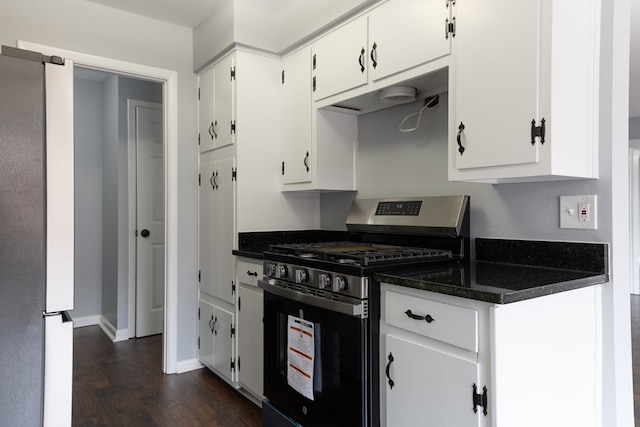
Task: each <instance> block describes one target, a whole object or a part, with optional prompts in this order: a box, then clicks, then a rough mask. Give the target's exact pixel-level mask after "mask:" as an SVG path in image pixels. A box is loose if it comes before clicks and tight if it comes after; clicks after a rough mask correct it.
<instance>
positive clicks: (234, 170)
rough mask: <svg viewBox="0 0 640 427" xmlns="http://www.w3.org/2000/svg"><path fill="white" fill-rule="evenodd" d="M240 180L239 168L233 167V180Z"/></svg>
mask: <svg viewBox="0 0 640 427" xmlns="http://www.w3.org/2000/svg"><path fill="white" fill-rule="evenodd" d="M237 180H238V170H237V169H236V168H232V169H231V181H237Z"/></svg>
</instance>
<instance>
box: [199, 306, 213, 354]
mask: <svg viewBox="0 0 640 427" xmlns="http://www.w3.org/2000/svg"><path fill="white" fill-rule="evenodd" d="M198 315H199V317H198V319H199V320H198V337H199V341H198V344H199V347H198V359H200V362H202V363H204V364H205V365H207V366H213V361H214V358H213V331H214V325H213V322H214V320H215V317H214V315H213V306H212V305H211V304H209V303H207V302H206V301H202V300H200V301H199V304H198Z"/></svg>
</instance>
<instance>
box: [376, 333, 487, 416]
mask: <svg viewBox="0 0 640 427" xmlns="http://www.w3.org/2000/svg"><path fill="white" fill-rule="evenodd" d="M385 354H386V355H387V359H386V365H385V366H386V368H387V369H386V372H388V375H387V377H386V378H385V382H386V388H387V402H386V403H387V425H388V426H415V425H429V426H479V425H480V419H479V417H480V416H481V415H479V413H474V412H473V411H472V410H471V406H472V405H471V389H470V387H469V385H470V384H478V363H477V362H474V361H469V360H465V359H462V358H459V357H456V356H455V355H453V354H448V353H447V352H446V351H441V350H436V349H433V348H430V347H429V346H428V345H426V344H425V343H423V342H420V340H411V339H405V338H401V337H397V336H395V335H393V334H387V335H386V337H385ZM390 381H392V382H391V383H390ZM391 384H393V387H392V386H391Z"/></svg>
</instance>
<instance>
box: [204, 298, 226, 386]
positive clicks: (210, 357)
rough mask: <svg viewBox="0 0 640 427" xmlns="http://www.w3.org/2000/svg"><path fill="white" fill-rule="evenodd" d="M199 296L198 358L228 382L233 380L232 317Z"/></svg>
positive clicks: (223, 309)
mask: <svg viewBox="0 0 640 427" xmlns="http://www.w3.org/2000/svg"><path fill="white" fill-rule="evenodd" d="M203 298H207V296H206V295H202V294H201V299H200V301H199V306H198V308H199V309H198V317H199V319H198V331H199V334H200V337H199V340H198V348H199V350H198V357H199V359H200V361H201V362H202V363H203V364H205V365H206V366H208V367H209V368H210V369H213V370H214V371H215V372H216V373H217V374H218V375H220V376H221V377H223V378H224V379H226V380H227V381H229V382H233V381H234V380H235V378H234V377H235V375H234V373H235V359H234V351H233V338H234V335H235V325H234V315H233V313H232V312H230V311H229V310H227V309H225V308H223V307H220V306H217V305H215V303H212V302H209V301H206V300H204V299H203Z"/></svg>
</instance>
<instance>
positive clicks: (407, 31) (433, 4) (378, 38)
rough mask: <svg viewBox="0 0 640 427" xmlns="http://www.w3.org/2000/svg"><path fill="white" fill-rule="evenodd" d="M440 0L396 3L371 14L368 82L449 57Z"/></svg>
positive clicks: (398, 0) (446, 12) (399, 0)
mask: <svg viewBox="0 0 640 427" xmlns="http://www.w3.org/2000/svg"><path fill="white" fill-rule="evenodd" d="M448 16H449V9H448V8H447V7H446V3H445V2H444V1H441V0H393V1H389V2H387V3H384V4H382V5H381V6H379V7H377V8H375V9H374V10H373V11H371V13H370V14H369V47H368V55H369V79H370V80H372V81H376V80H378V79H381V78H384V77H387V76H390V75H392V74H395V73H398V72H400V71H404V70H407V69H409V68H412V67H415V66H418V65H422V64H425V63H427V62H429V61H433V60H434V59H438V58H440V57H443V56H445V55H448V54H449V53H450V51H451V48H450V45H451V43H450V41H449V39H447V38H446V37H445V33H444V30H443V29H444V26H445V21H446V19H447V18H448Z"/></svg>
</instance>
